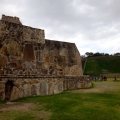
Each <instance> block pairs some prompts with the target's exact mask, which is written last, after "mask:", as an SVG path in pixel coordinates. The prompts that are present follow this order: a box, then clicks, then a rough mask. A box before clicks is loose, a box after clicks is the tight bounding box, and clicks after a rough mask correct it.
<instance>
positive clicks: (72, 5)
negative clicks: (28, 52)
mask: <svg viewBox="0 0 120 120" xmlns="http://www.w3.org/2000/svg"><path fill="white" fill-rule="evenodd" d="M9 5H13V8H14V7H15V9H16V11H15V12H11V10H8V9H7V7H8V6H9ZM119 5H120V1H119V0H35V1H33V0H20V1H16V0H10V1H8V0H1V4H0V14H2V13H3V14H6V13H7V15H13V16H14V14H15V15H16V16H18V17H20V19H21V21H22V22H23V24H25V25H28V26H33V27H37V28H42V29H45V31H46V33H48V34H46V36H48V38H49V37H50V38H51V39H54V38H56V36H58V40H59V38H61V36H62V38H63V39H64V40H66V39H68V38H73V42H75V41H78V40H79V39H76V40H75V39H74V38H75V37H76V36H79V35H81V36H83V40H85V41H87V42H91V41H100V40H101V41H103V40H105V41H109V39H110V38H113V39H114V38H116V37H117V36H118V34H119V31H120V16H119V11H120V7H119ZM13 10H14V9H13ZM4 12H5V13H4ZM47 30H48V31H47ZM62 41H63V40H62ZM96 49H97V48H96Z"/></svg>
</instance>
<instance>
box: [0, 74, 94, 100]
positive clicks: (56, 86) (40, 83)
mask: <svg viewBox="0 0 120 120" xmlns="http://www.w3.org/2000/svg"><path fill="white" fill-rule="evenodd" d="M91 85H92V84H91V79H90V78H89V77H84V76H82V77H70V76H69V77H68V76H67V77H33V78H32V77H24V78H22V77H9V78H7V77H1V78H0V100H10V101H11V100H15V99H18V98H22V97H27V96H37V95H39V96H43V95H51V94H57V93H61V92H63V91H64V90H69V89H78V88H89V87H91Z"/></svg>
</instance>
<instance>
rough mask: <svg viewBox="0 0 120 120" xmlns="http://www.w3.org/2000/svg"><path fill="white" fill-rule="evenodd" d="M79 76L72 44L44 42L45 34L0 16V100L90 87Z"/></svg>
mask: <svg viewBox="0 0 120 120" xmlns="http://www.w3.org/2000/svg"><path fill="white" fill-rule="evenodd" d="M82 75H83V72H82V65H81V57H80V53H79V51H78V49H77V47H76V45H75V44H74V43H68V42H61V41H55V40H47V39H45V35H44V30H42V29H37V28H32V27H28V26H24V25H22V23H21V22H20V20H19V18H17V17H10V16H5V15H3V16H2V19H1V20H0V100H1V99H2V100H14V99H17V98H21V97H27V96H34V95H41V96H43V95H50V94H57V93H61V92H63V91H64V90H67V89H77V88H88V87H90V86H91V81H90V79H89V78H88V79H87V78H84V77H81V76H82ZM3 81H4V82H3Z"/></svg>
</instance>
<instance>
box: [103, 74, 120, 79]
mask: <svg viewBox="0 0 120 120" xmlns="http://www.w3.org/2000/svg"><path fill="white" fill-rule="evenodd" d="M101 75H102V76H106V77H107V78H112V77H115V76H116V77H120V73H106V74H101Z"/></svg>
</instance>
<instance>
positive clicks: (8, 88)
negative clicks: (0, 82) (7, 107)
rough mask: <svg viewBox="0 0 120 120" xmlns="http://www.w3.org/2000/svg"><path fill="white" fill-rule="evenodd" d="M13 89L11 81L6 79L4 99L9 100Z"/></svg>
mask: <svg viewBox="0 0 120 120" xmlns="http://www.w3.org/2000/svg"><path fill="white" fill-rule="evenodd" d="M12 90H13V82H12V81H10V80H8V81H7V82H6V84H5V100H6V101H9V100H10V96H11V93H12Z"/></svg>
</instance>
